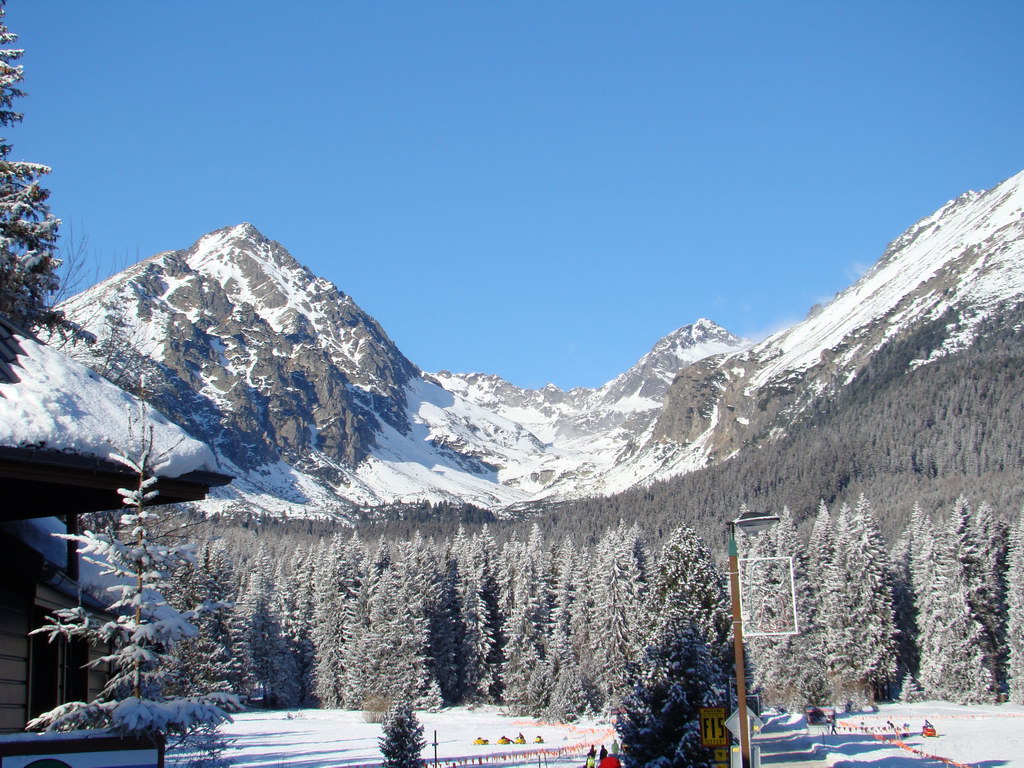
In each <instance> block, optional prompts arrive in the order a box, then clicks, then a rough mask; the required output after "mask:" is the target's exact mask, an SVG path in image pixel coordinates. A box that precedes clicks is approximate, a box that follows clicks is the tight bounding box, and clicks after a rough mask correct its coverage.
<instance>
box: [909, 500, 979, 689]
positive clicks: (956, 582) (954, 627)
mask: <svg viewBox="0 0 1024 768" xmlns="http://www.w3.org/2000/svg"><path fill="white" fill-rule="evenodd" d="M970 518H971V510H970V507H969V505H968V504H967V500H966V499H964V498H960V499H958V500H957V501H956V503H955V504H954V505H953V509H952V511H951V512H950V515H949V520H948V521H947V523H946V527H945V529H944V530H943V531H942V532H941V534H940V535H939V536H938V537H937V538H936V540H935V550H934V571H933V574H934V575H933V578H932V586H931V589H930V590H929V599H928V600H927V601H925V603H924V606H923V608H924V612H925V613H924V615H923V616H922V617H921V619H922V620H921V622H920V626H921V630H922V632H921V637H922V643H921V673H920V677H919V679H920V681H921V685H922V686H923V688H924V690H925V694H926V695H927V696H928V697H929V698H940V699H945V700H947V701H954V702H958V703H961V704H976V703H982V702H991V701H994V700H995V697H996V693H997V691H996V685H997V681H996V680H995V678H994V676H993V674H992V670H991V668H990V666H989V664H988V661H989V659H990V652H989V641H988V635H987V630H986V627H985V624H984V623H983V622H982V620H981V617H980V616H979V615H978V614H977V610H976V608H977V598H976V593H977V591H978V584H977V579H978V575H979V563H980V560H981V557H980V548H979V546H978V542H977V539H976V536H975V531H974V527H973V525H972V524H971V519H970Z"/></svg>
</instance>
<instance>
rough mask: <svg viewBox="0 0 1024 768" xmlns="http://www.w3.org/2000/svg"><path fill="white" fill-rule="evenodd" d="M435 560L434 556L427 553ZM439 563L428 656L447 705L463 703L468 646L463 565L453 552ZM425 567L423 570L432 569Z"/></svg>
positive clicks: (431, 606) (431, 604)
mask: <svg viewBox="0 0 1024 768" xmlns="http://www.w3.org/2000/svg"><path fill="white" fill-rule="evenodd" d="M424 553H425V554H426V556H427V557H428V558H430V559H433V557H434V554H433V553H431V552H429V550H424ZM438 562H439V563H442V564H443V568H442V569H441V570H440V571H437V572H436V573H435V576H434V579H435V581H436V583H435V585H434V589H433V590H432V597H431V600H430V602H429V604H428V606H427V635H428V651H427V655H428V658H429V659H430V663H431V665H432V667H433V674H434V677H436V678H437V683H438V686H439V687H440V689H441V697H442V698H443V699H444V701H446V702H450V703H455V702H458V701H461V700H462V678H463V675H462V671H461V669H460V667H461V666H462V658H461V651H462V648H463V646H464V645H465V635H466V631H465V626H464V625H463V623H462V611H461V600H460V598H459V564H458V560H457V559H456V557H455V555H454V553H453V552H452V551H451V550H448V551H446V552H444V553H443V554H442V555H441V556H440V557H439V558H438ZM428 567H429V565H428V564H427V563H424V564H422V565H421V568H424V569H426V568H428Z"/></svg>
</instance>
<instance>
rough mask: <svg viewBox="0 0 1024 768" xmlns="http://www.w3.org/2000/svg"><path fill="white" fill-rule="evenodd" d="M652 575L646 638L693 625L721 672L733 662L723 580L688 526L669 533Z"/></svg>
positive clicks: (729, 622)
mask: <svg viewBox="0 0 1024 768" xmlns="http://www.w3.org/2000/svg"><path fill="white" fill-rule="evenodd" d="M652 570H653V572H652V574H651V583H650V586H649V590H648V595H649V599H648V600H647V604H646V606H645V614H646V625H647V627H648V630H647V637H648V638H658V637H661V636H662V635H663V634H664V632H665V631H666V629H665V628H666V627H668V626H671V627H679V626H683V625H686V624H692V625H693V626H694V627H696V628H697V629H698V630H700V632H702V633H703V637H704V640H705V642H706V643H707V644H708V647H709V648H710V649H711V653H712V655H713V656H714V658H715V659H717V660H718V667H720V668H725V667H726V666H727V665H728V662H729V660H730V659H731V658H732V641H731V636H732V612H731V607H730V602H729V596H728V592H727V590H726V586H725V576H724V574H722V572H721V571H719V570H718V568H717V567H716V566H715V562H714V558H713V557H712V556H711V552H710V550H708V548H707V546H706V545H705V544H704V542H703V541H702V540H701V539H700V537H699V536H698V535H697V533H696V531H694V530H693V529H692V528H690V527H688V526H681V527H679V528H676V529H675V530H674V531H672V533H671V535H670V536H669V538H668V541H667V542H666V543H665V546H664V547H662V549H661V553H660V554H659V556H658V558H657V562H656V564H655V566H654V568H653V569H652ZM716 682H717V681H716Z"/></svg>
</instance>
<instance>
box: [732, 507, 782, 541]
mask: <svg viewBox="0 0 1024 768" xmlns="http://www.w3.org/2000/svg"><path fill="white" fill-rule="evenodd" d="M779 519H780V518H779V516H778V515H769V514H767V513H764V512H751V511H750V510H748V511H746V512H744V513H743V514H741V515H740V516H739V517H737V518H736V519H735V520H733V521H732V524H733V525H734V526H735V527H736V528H739V529H740V530H741V531H743V533H745V534H746V535H747V536H756V535H757V534H759V533H760V532H761V531H763V530H765V529H766V528H770V527H771V526H773V525H775V524H776V523H777V522H779Z"/></svg>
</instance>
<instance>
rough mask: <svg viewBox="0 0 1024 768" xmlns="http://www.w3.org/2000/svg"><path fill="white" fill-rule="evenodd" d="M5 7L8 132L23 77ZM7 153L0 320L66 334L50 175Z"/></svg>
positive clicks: (2, 73)
mask: <svg viewBox="0 0 1024 768" xmlns="http://www.w3.org/2000/svg"><path fill="white" fill-rule="evenodd" d="M5 5H6V1H5V0H0V46H4V47H2V48H0V126H3V127H4V128H9V127H10V126H12V125H14V124H15V123H19V122H21V120H22V118H23V117H24V115H23V114H22V113H20V112H16V111H15V110H14V101H15V99H17V98H19V97H21V96H24V95H25V94H24V92H23V91H22V90H21V89H20V87H19V84H20V83H21V82H22V80H23V79H24V71H23V68H22V67H21V66H20V65H19V64H17V61H18V60H19V59H20V58H21V56H22V54H23V53H24V51H23V50H19V49H16V48H10V47H7V46H10V45H11V44H13V43H14V42H15V40H17V35H15V34H13V33H12V32H10V31H9V30H8V29H7V25H6V23H5V22H4V15H5V14H6V11H5V10H4V6H5ZM11 152H12V146H11V144H10V142H9V141H8V140H7V139H5V138H0V315H3V316H4V317H6V318H7V319H8V320H10V321H11V322H12V323H14V324H15V325H18V326H20V327H21V328H24V329H25V330H27V331H35V330H37V329H40V328H47V329H51V330H62V331H63V330H68V329H70V323H68V321H67V320H66V319H65V318H64V315H63V313H62V312H60V311H59V310H56V309H54V308H53V306H52V299H53V296H54V294H55V293H56V292H57V289H58V288H59V286H60V281H59V279H58V277H57V269H58V267H59V266H60V260H59V259H57V257H56V243H57V227H58V224H59V223H60V222H59V221H58V220H57V219H55V218H54V217H53V216H52V215H50V209H49V206H48V204H47V199H48V198H49V196H50V193H49V192H48V191H47V190H45V189H43V188H42V187H41V186H40V185H39V177H40V176H43V175H45V174H47V173H49V172H50V169H49V168H47V167H46V166H44V165H39V164H38V163H26V162H20V161H17V160H12V159H11Z"/></svg>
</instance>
